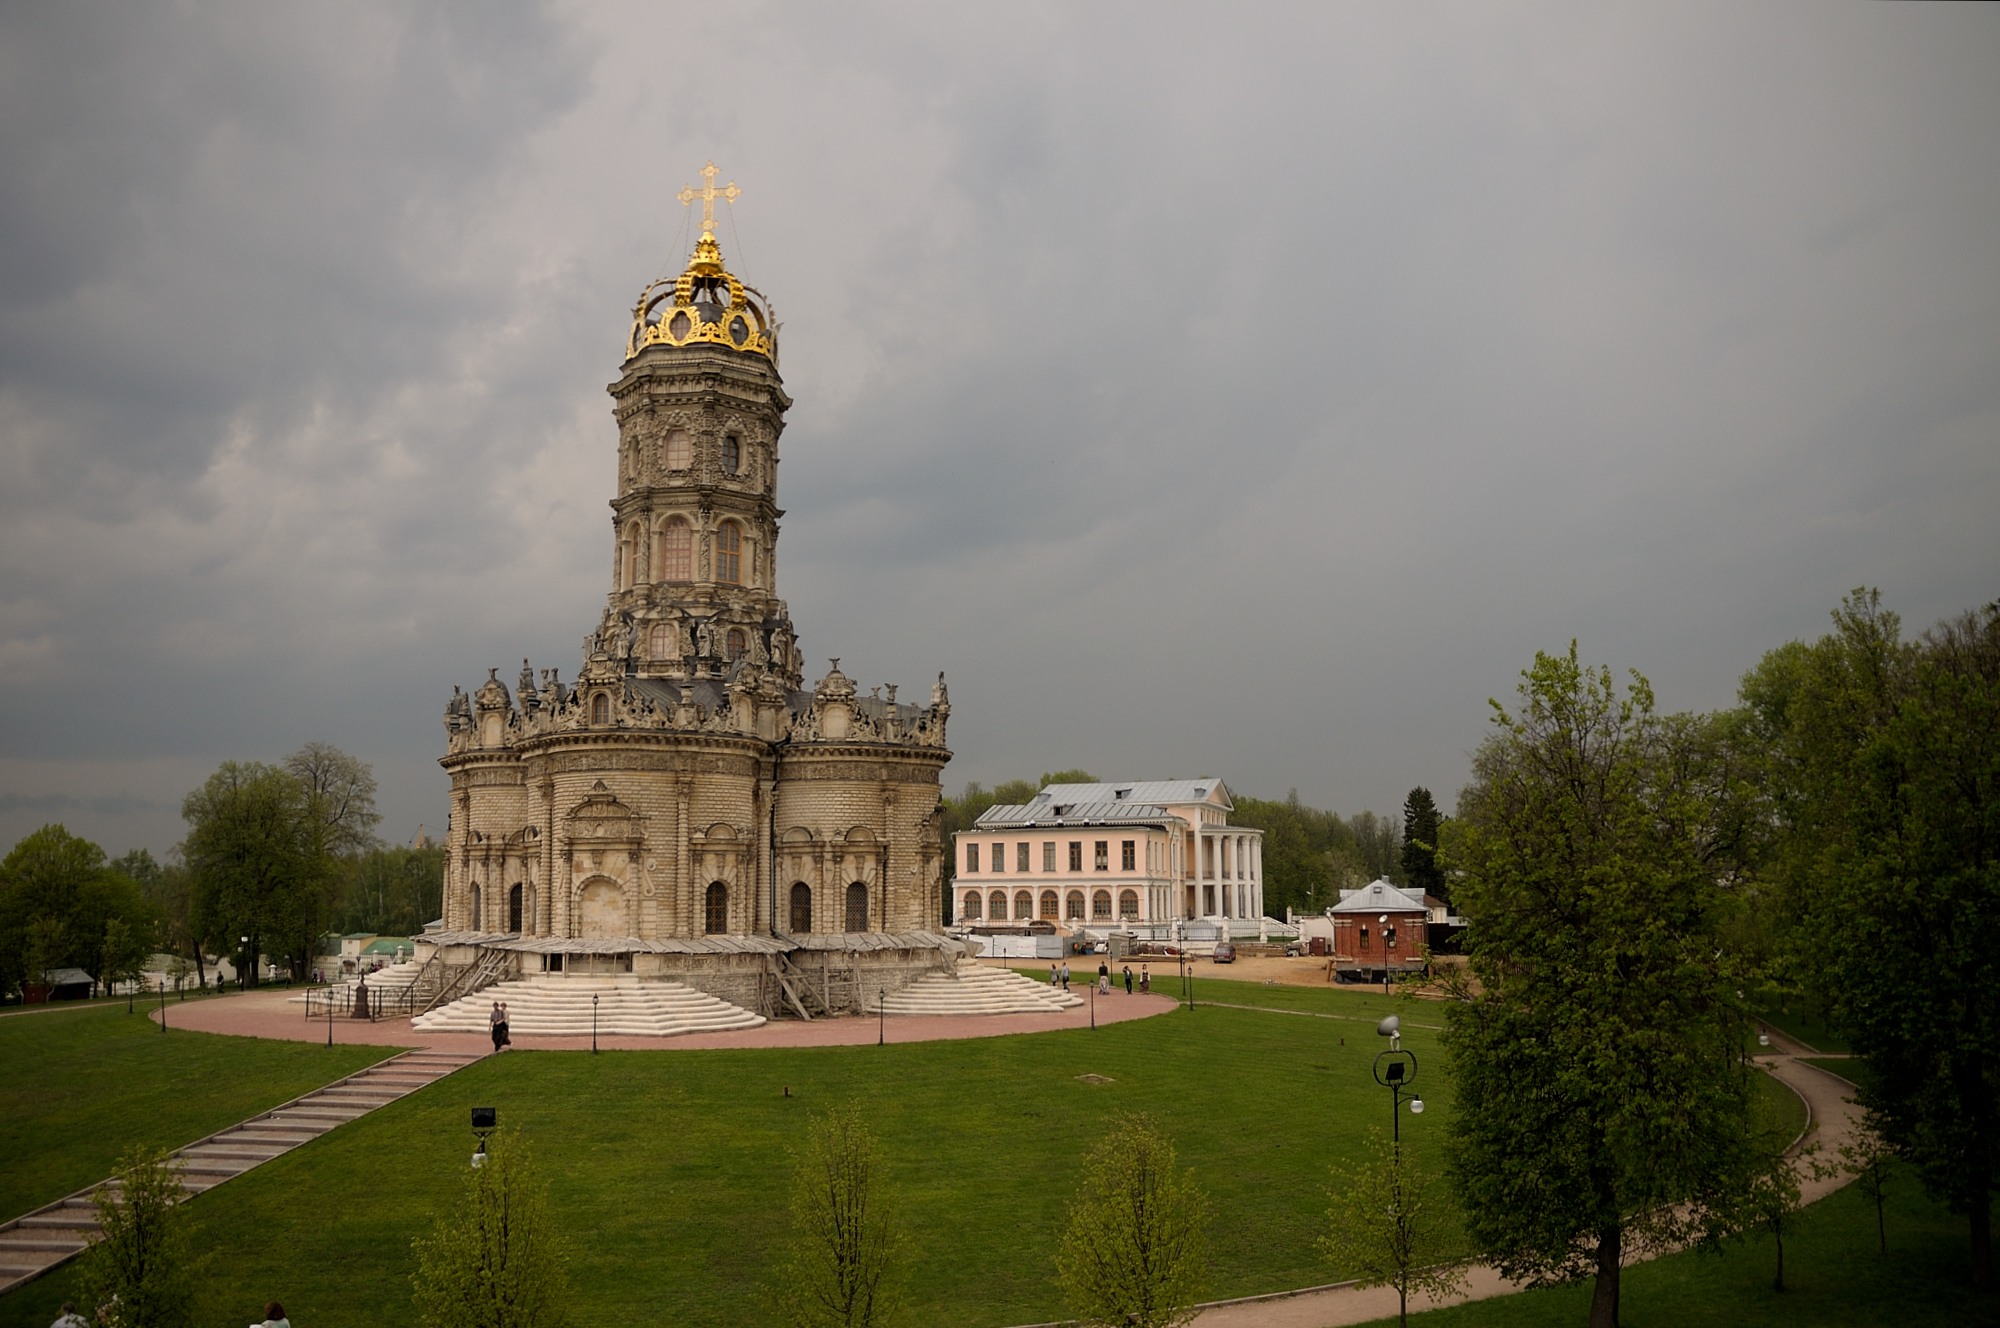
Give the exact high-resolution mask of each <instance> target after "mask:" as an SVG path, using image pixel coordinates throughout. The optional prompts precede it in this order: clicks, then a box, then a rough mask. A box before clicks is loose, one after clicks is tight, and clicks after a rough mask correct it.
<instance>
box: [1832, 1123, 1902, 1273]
mask: <svg viewBox="0 0 2000 1328" xmlns="http://www.w3.org/2000/svg"><path fill="white" fill-rule="evenodd" d="M1840 1165H1841V1167H1842V1169H1844V1170H1845V1171H1846V1172H1847V1173H1848V1174H1849V1175H1851V1176H1853V1177H1854V1184H1855V1185H1856V1187H1857V1188H1859V1189H1860V1191H1861V1193H1862V1194H1864V1195H1865V1196H1867V1199H1868V1202H1869V1203H1871V1204H1873V1205H1875V1252H1876V1253H1877V1254H1887V1253H1888V1252H1889V1221H1888V1215H1887V1212H1886V1209H1887V1208H1888V1204H1889V1185H1890V1182H1891V1181H1892V1180H1893V1179H1894V1177H1895V1171H1896V1150H1895V1149H1893V1148H1891V1147H1890V1146H1889V1141H1888V1140H1886V1139H1884V1138H1883V1137H1882V1130H1881V1127H1880V1126H1879V1125H1878V1124H1877V1123H1876V1121H1875V1119H1874V1118H1873V1117H1871V1116H1869V1115H1867V1114H1866V1113H1865V1112H1864V1113H1863V1115H1862V1118H1861V1128H1860V1129H1859V1130H1857V1131H1856V1132H1855V1134H1854V1137H1853V1138H1852V1139H1849V1140H1848V1141H1847V1142H1846V1143H1844V1144H1842V1145H1841V1146H1840Z"/></svg>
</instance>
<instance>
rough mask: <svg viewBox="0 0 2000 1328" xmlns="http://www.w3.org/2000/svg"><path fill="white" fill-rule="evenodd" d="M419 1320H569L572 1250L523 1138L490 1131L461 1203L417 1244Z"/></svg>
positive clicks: (445, 1323)
mask: <svg viewBox="0 0 2000 1328" xmlns="http://www.w3.org/2000/svg"><path fill="white" fill-rule="evenodd" d="M413 1245H414V1248H415V1251H416V1256H417V1271H416V1273H415V1275H414V1276H413V1278H412V1279H411V1284H412V1289H413V1291H414V1293H415V1300H416V1306H417V1319H418V1322H419V1323H422V1324H424V1325H425V1326H426V1328H554V1326H555V1325H559V1324H561V1323H563V1322H564V1321H565V1320H566V1317H567V1307H568V1302H569V1254H568V1250H567V1248H566V1247H565V1243H564V1241H563V1239H562V1236H561V1233H560V1230H559V1229H558V1228H557V1226H556V1223H555V1220H554V1219H553V1218H552V1217H551V1216H550V1214H549V1202H548V1190H547V1187H546V1186H545V1185H544V1184H543V1183H542V1180H541V1177H540V1175H539V1173H538V1172H537V1171H536V1169H535V1166H534V1160H533V1158H532V1157H531V1156H530V1155H529V1151H528V1147H527V1144H526V1142H525V1141H524V1140H523V1139H522V1138H521V1136H520V1135H519V1134H518V1133H517V1132H515V1131H512V1130H506V1131H502V1132H501V1133H499V1134H497V1135H495V1136H493V1138H492V1140H491V1144H490V1151H488V1152H487V1153H486V1154H485V1162H484V1165H481V1166H476V1167H468V1168H467V1169H466V1173H465V1178H464V1181H463V1186H462V1189H461V1191H460V1195H459V1201H458V1204H457V1206H456V1207H455V1208H453V1209H452V1210H451V1211H449V1212H446V1213H444V1214H442V1215H440V1216H439V1217H438V1219H437V1223H436V1226H435V1227H434V1228H433V1230H432V1232H431V1234H430V1235H429V1236H419V1237H417V1238H416V1240H415V1241H414V1242H413Z"/></svg>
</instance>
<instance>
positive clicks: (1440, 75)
mask: <svg viewBox="0 0 2000 1328" xmlns="http://www.w3.org/2000/svg"><path fill="white" fill-rule="evenodd" d="M1996 126H2000V10H1996V9H1995V7H1993V6H1971V5H1967V6H1908V5H1897V6H1869V5H1838V4H1826V3H1810V4H1776V3H1773V4H1760V5H1742V4H1736V3H1729V4H1721V5H1697V4H1690V3H1674V4H1656V5H1650V6H1642V5H1616V6H1605V5H1595V4H1584V3H1575V4H1560V5H1530V4H1524V3H1510V4H1504V5H1499V4H1480V5H1465V4H1437V5H1424V6H1401V5H1398V6H1389V5H1359V4H1353V5H1326V4H1310V5H1308V4H1298V5H1244V4H1230V5H1227V6H1224V5H1219V4H1218V5H1205V6H1176V5H1166V4H1160V3H1152V2H1149V3H1145V4H1129V5H1117V4H1092V5H1074V4H1055V5H1037V4H1025V3H1007V4H1004V5H1002V4H994V5H982V6H964V5H953V6H941V5H935V4H909V5H854V4H844V5H837V6H836V5H818V4H803V3H802V4H796V5H758V4H730V5H716V6H695V5H687V4H658V3H656V4H634V5H623V6H621V5H610V4H597V3H592V4H566V5H552V6H546V7H535V6H523V5H513V6H502V5H495V4H480V5H469V4H468V5H449V6H446V5H406V4H389V5H373V4H365V3H357V2H356V0H342V2H341V3H339V4H332V5H324V6H313V5H290V4H288V5H282V6H279V5H268V4H263V3H247V4H241V5H229V4H189V5H166V4H153V3H147V4H135V5H129V6H119V5H109V4H77V5H69V4H65V5H56V4H48V5H10V6H7V7H5V9H4V10H0V169H4V180H5V187H4V189H0V735H3V736H0V841H4V843H0V848H4V846H5V845H6V844H11V843H12V842H13V841H14V840H15V839H17V838H18V837H19V836H20V835H22V834H24V833H26V832H27V831H29V830H31V829H33V828H34V827H35V826H37V825H39V824H42V823H43V822H45V821H51V820H55V821H62V822H64V823H66V824H67V825H68V826H69V827H70V829H71V830H73V831H75V832H77V833H80V834H84V835H88V836H90V837H92V838H95V839H97V840H99V841H100V842H101V843H103V844H104V846H105V847H106V848H107V849H108V850H109V851H110V852H112V853H114V854H116V853H119V852H122V851H123V850H125V849H127V848H130V847H135V846H140V845H144V846H147V847H150V848H151V849H153V850H154V851H155V852H165V851H166V850H168V849H170V848H171V847H172V846H173V845H174V844H175V843H176V842H177V841H178V839H179V838H180V835H181V832H182V827H181V823H180V819H179V807H180V801H181V798H182V797H183V796H184V794H185V793H186V792H187V791H188V790H189V789H190V788H192V787H194V786H195V785H197V784H198V783H199V782H200V781H201V780H202V779H203V778H204V777H205V776H206V775H207V774H208V773H209V772H210V771H212V770H213V769H214V768H215V766H216V765H217V764H218V763H220V762H221V761H223V760H225V759H230V758H235V759H245V760H248V759H262V760H277V759H280V758H282V757H283V756H284V755H285V754H286V753H287V752H289V751H292V750H294V749H295V748H297V747H298V746H300V745H301V744H302V743H304V742H307V741H309V740H313V739H319V740H324V741H328V742H332V743H335V744H337V745H339V746H340V747H343V748H345V749H347V750H348V751H350V752H352V753H354V754H355V755H357V756H360V757H362V758H363V759H365V760H367V761H368V762H370V763H371V764H372V765H373V767H374V769H375V773H376V775H377V777H378V778H379V779H380V781H381V807H382V810H383V812H384V821H383V826H382V829H383V832H384V833H385V835H387V836H389V837H391V838H395V839H402V840H407V839H408V838H409V836H410V835H411V834H412V833H413V832H414V830H415V829H416V826H417V825H418V823H419V822H427V823H428V824H429V825H430V826H431V828H432V829H433V831H435V830H437V829H438V828H439V827H440V826H441V825H442V823H443V821H444V816H445V805H446V790H447V781H446V779H445V776H444V775H443V773H442V772H441V771H439V770H438V768H437V766H436V763H435V762H436V758H437V756H438V755H439V754H440V752H441V751H442V749H443V738H444V731H443V728H442V725H441V714H442V708H443V704H444V701H445V699H446V698H447V697H448V696H449V695H450V693H451V688H452V685H453V684H454V683H457V684H462V685H465V686H467V687H468V689H469V688H470V687H471V686H472V685H473V684H475V683H477V682H478V681H479V680H481V679H483V678H484V677H485V669H486V668H487V666H489V665H500V666H501V667H502V676H503V677H504V678H507V679H509V680H510V681H511V679H512V677H513V675H514V673H515V671H516V670H518V668H519V666H520V661H521V657H522V656H523V655H528V656H531V657H532V658H533V659H534V660H535V662H536V664H537V665H538V666H543V665H554V666H558V667H560V668H561V670H562V673H563V676H564V677H571V676H573V675H574V673H575V670H576V667H577V664H578V644H579V642H580V641H581V639H582V636H583V634H584V633H585V632H586V631H587V630H589V629H590V628H591V627H592V626H593V625H594V623H595V620H596V617H597V614H598V611H599V608H600V607H601V605H602V602H603V595H604V593H605V591H606V590H607V588H608V578H609V573H610V563H611V558H610V542H609V541H610V535H609V533H608V516H607V508H606V501H607V500H608V498H609V497H610V495H611V491H612V486H613V479H614V476H613V467H614V460H615V433H614V430H613V426H612V423H611V418H610V402H609V399H608V398H607V397H606V396H605V395H604V386H605V384H606V383H608V382H610V381H611V379H612V378H613V377H614V376H615V375H616V373H617V370H618V362H619V358H620V355H621V354H622V341H623V337H624V334H625V328H626V320H627V317H628V310H629V309H630V307H631V303H632V300H633V297H634V296H635V295H636V294H637V292H638V291H639V289H640V287H641V286H643V285H644V283H645V282H646V281H647V280H648V279H649V278H651V277H653V276H655V275H657V274H660V273H662V272H671V271H678V270H679V268H680V266H681V265H682V263H683V261H684V259H685V256H686V252H687V247H688V243H689V239H690V237H689V235H688V233H687V231H686V214H685V211H684V209H683V208H682V207H681V206H680V205H679V204H678V203H677V202H675V201H674V194H675V193H676V192H677V191H678V190H679V189H680V188H681V187H682V186H683V185H684V184H688V183H690V182H695V181H696V179H697V177H696V172H697V171H698V170H699V169H700V167H701V165H702V163H703V162H704V161H706V160H708V159H709V158H713V159H714V160H715V161H716V163H717V165H718V166H719V167H720V168H721V170H722V172H723V178H724V179H731V180H734V181H735V182H736V183H737V184H738V185H739V186H741V188H742V190H743V194H742V197H741V199H740V200H739V201H738V202H737V203H736V204H735V206H734V209H733V213H732V215H730V216H729V217H727V218H726V219H725V220H724V221H723V223H722V225H721V228H720V230H721V236H720V238H721V241H722V244H723V248H724V253H725V254H726V256H727V257H728V259H729V261H730V264H731V266H732V267H733V268H734V269H735V270H736V271H737V272H739V273H740V274H741V275H742V276H743V277H744V278H745V279H746V280H748V281H750V282H752V283H753V284H755V285H757V286H759V287H761V288H762V289H763V290H764V291H765V292H767V293H768V294H769V295H770V296H771V297H772V299H773V301H774V303H775V305H776V309H777V313H778V315H779V317H780V318H781V319H782V320H783V324H784V331H783V340H782V348H783V357H784V358H783V369H784V373H785V379H786V384H787V387H788V389H789V390H790V391H791V393H792V394H793V396H794V397H795V399H796V404H795V406H794V407H793V410H792V413H791V416H790V426H789V429H788V431H787V432H786V434H785V438H784V443H783V455H784V466H783V471H782V479H781V484H780V501H781V503H782V504H783V505H784V506H785V507H786V508H787V509H788V510H789V513H790V515H789V516H788V518H787V520H786V523H785V537H784V543H783V544H782V546H781V555H782V556H781V558H780V563H779V569H780V591H781V593H783V594H785V595H786V597H787V598H788V599H789V601H790V603H791V606H792V612H793V616H794V619H795V621H796V622H797V624H798V627H799V630H800V633H801V640H802V644H803V645H804V646H805V648H806V652H807V655H808V658H809V660H810V661H812V664H811V669H812V671H813V676H817V672H818V671H819V670H821V669H823V668H824V660H825V657H827V656H829V655H838V656H840V657H841V660H842V667H843V669H844V670H845V671H847V672H848V673H850V674H852V675H854V676H855V677H856V678H857V679H858V680H860V681H861V682H862V683H863V685H864V686H865V685H871V684H874V683H878V682H898V683H901V684H903V685H904V686H905V687H909V688H913V689H917V688H922V687H924V686H925V685H926V684H928V682H929V680H930V678H931V677H932V676H933V675H934V674H935V673H936V672H937V671H938V670H939V669H943V670H946V671H947V672H948V674H949V676H950V680H951V685H952V700H953V705H954V714H953V718H952V727H951V737H952V746H953V747H954V748H955V749H956V751H957V753H958V755H957V757H956V758H955V759H954V761H953V763H952V765H951V766H950V767H949V768H948V769H947V770H946V772H945V776H946V782H947V785H948V786H949V787H950V788H952V789H954V790H956V789H957V788H958V787H959V786H961V785H962V784H963V783H964V782H965V781H966V780H969V779H978V780H982V781H985V782H987V783H989V784H990V783H992V782H994V781H996V780H1000V779H1006V778H1010V777H1017V776H1026V777H1030V778H1032V777H1033V776H1034V775H1035V774H1037V773H1038V772H1040V771H1042V770H1045V769H1056V768H1059V767H1065V766H1083V767H1086V768H1088V769H1090V770H1092V771H1094V772H1096V773H1098V774H1099V775H1101V776H1104V777H1107V778H1110V777H1119V778H1127V777H1129V778H1167V777H1175V776H1190V775H1196V774H1216V775H1221V776H1222V777H1224V778H1226V779H1228V780H1229V781H1230V784H1231V786H1232V787H1233V788H1235V789H1236V790H1237V791H1238V792H1245V793H1251V794H1256V795H1261V796H1269V797H1279V796H1283V794H1284V793H1285V791H1286V790H1287V789H1289V788H1293V787H1296V788H1297V789H1298V792H1299V795H1300V796H1301V797H1302V798H1304V799H1306V800H1307V801H1308V802H1311V803H1314V804H1317V805H1321V806H1331V807H1334V808H1336V809H1338V810H1340V811H1342V812H1344V813H1345V812H1353V811H1358V810H1360V809H1362V808H1364V807H1372V808H1374V809H1376V810H1378V811H1382V812H1394V811H1396V810H1397V809H1398V808H1399V807H1400V805H1401V801H1402V798H1403V795H1404V794H1405V793H1406V792H1407V790H1408V789H1409V788H1410V787H1411V786H1412V785H1415V784H1426V785H1428V786H1430V787H1431V788H1432V789H1433V790H1435V791H1437V792H1438V794H1439V796H1440V800H1441V801H1443V802H1445V803H1446V804H1447V805H1449V803H1450V800H1451V798H1452V797H1453V796H1454V794H1455V792H1456V790H1457V789H1458V787H1459V786H1460V784H1461V783H1462V782H1463V780H1464V778H1465V774H1466V766H1467V763H1466V755H1467V753H1468V752H1469V751H1470V750H1471V749H1472V748H1473V747H1474V746H1475V745H1477V743H1478V742H1479V741H1480V739H1481V737H1482V736H1483V734H1484V733H1485V731H1486V728H1487V710H1486V705H1485V702H1486V698H1488V697H1489V696H1501V697H1506V696H1509V695H1511V689H1512V687H1513V685H1514V682H1515V680H1516V677H1517V675H1518V672H1519V670H1520V669H1521V668H1523V667H1524V666H1525V665H1527V664H1528V663H1529V662H1530V661H1531V660H1532V657H1533V654H1534V652H1535V651H1536V650H1537V649H1549V650H1559V649H1563V648H1565V647H1566V645H1567V643H1568V641H1569V640H1570V638H1572V637H1575V638H1578V639H1579V641H1580V648H1581V650H1582V653H1583V655H1584V657H1585V658H1586V659H1587V660H1590V661H1593V662H1599V663H1608V664H1611V665H1613V666H1615V667H1617V668H1619V669H1624V668H1627V667H1636V668H1639V669H1641V670H1643V671H1645V672H1646V673H1648V674H1649V675H1650V676H1651V677H1652V679H1653V681H1654V683H1655V685H1656V687H1657V688H1658V690H1659V692H1660V697H1661V702H1662V704H1663V705H1665V706H1667V707H1669V708H1673V709H1696V708H1698V709H1707V708H1713V707H1717V706H1722V705H1726V704H1728V703H1729V702H1730V701H1731V700H1732V698H1733V696H1734V692H1735V686H1736V682H1737V679H1738V678H1739V677H1740V676H1741V674H1742V673H1743V672H1744V671H1745V670H1746V669H1748V668H1749V667H1750V666H1751V665H1753V664H1754V663H1755V662H1756V661H1757V659H1758V658H1759V656H1760V655H1761V654H1762V653H1763V652H1764V651H1765V650H1767V649H1769V648H1771V647H1773V646H1776V645H1778V644H1779V643H1781V642H1783V641H1785V640H1788V639H1791V638H1794V637H1804V636H1812V635H1817V634H1818V633H1819V632H1820V631H1821V630H1822V629H1823V627H1824V626H1825V623H1826V614H1827V612H1828V611H1829V610H1830V609H1831V608H1832V607H1833V606H1834V605H1835V604H1836V603H1837V602H1838V600H1839V598H1840V596H1841V595H1842V593H1843V592H1845V591H1846V590H1847V589H1849V588H1850V587H1853V586H1856V585H1860V584H1864V583H1865V584H1869V585H1876V586H1879V587H1881V589H1882V590H1883V592H1884V594H1885V596H1886V598H1887V600H1888V602H1889V603H1890V605H1891V606H1892V607H1894V608H1896V609H1898V610H1900V611H1901V612H1902V613H1903V615H1904V618H1905V621H1906V622H1907V623H1909V624H1911V625H1912V626H1913V627H1922V626H1925V625H1928V624H1929V623H1931V622H1933V621H1935V620H1936V619H1938V618H1940V617H1943V616H1945V615H1947V614H1951V613H1955V612H1957V611H1959V610H1962V609H1966V608H1970V607H1972V606H1973V605H1975V604H1978V603H1980V602H1983V601H1985V600H1988V599H1991V598H1993V597H1994V596H1995V594H1996V593H2000V576H1996V573H2000V519H1996V518H1995V510H1996V508H1997V507H2000V372H1996V370H1997V369H2000V364H1996V360H2000V133H1996Z"/></svg>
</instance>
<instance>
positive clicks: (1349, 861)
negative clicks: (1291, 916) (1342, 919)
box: [1230, 789, 1375, 917]
mask: <svg viewBox="0 0 2000 1328" xmlns="http://www.w3.org/2000/svg"><path fill="white" fill-rule="evenodd" d="M1230 819H1231V820H1232V821H1234V822H1235V823H1236V824H1238V825H1243V826H1249V827H1251V828H1252V829H1256V830H1262V831H1263V832H1264V907H1265V910H1266V911H1267V912H1269V913H1271V914H1272V915H1273V916H1277V917H1282V916H1283V915H1284V911H1285V910H1286V909H1294V910H1296V911H1298V912H1301V913H1318V912H1320V911H1321V910H1322V909H1325V908H1328V907H1330V906H1332V905H1333V904H1336V903H1338V902H1340V891H1341V890H1343V889H1349V890H1351V889H1354V888H1356V887H1358V886H1362V885H1366V884H1367V883H1368V882H1369V881H1372V880H1374V879H1375V876H1374V874H1373V873H1372V872H1370V871H1369V863H1368V860H1367V858H1366V856H1365V855H1364V854H1363V852H1362V850H1361V846H1360V843H1359V842H1358V841H1357V840H1356V839H1355V836H1354V827H1353V826H1352V825H1351V824H1349V822H1348V821H1347V820H1345V819H1343V818H1342V817H1340V816H1338V815H1336V814H1335V813H1333V812H1330V811H1324V810H1322V809H1320V808H1318V807H1308V806H1306V805H1305V804H1304V803H1302V802H1300V801H1299V791H1298V790H1297V789H1292V790H1291V791H1290V792H1288V793H1287V794H1286V795H1285V797H1284V798H1283V799H1282V800H1281V801H1275V802H1273V801H1267V800H1265V799H1263V798H1252V797H1247V796H1242V797H1238V798H1237V799H1236V810H1235V811H1234V812H1233V813H1231V817H1230Z"/></svg>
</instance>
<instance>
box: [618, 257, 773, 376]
mask: <svg viewBox="0 0 2000 1328" xmlns="http://www.w3.org/2000/svg"><path fill="white" fill-rule="evenodd" d="M768 304H769V301H767V300H765V299H764V297H763V296H762V295H761V294H759V293H758V292H757V290H756V289H755V288H754V287H750V286H745V285H744V284H743V283H742V282H740V281H738V280H737V279H736V277H735V276H734V275H732V274H731V273H730V271H729V269H728V268H726V267H724V266H723V265H722V246H720V245H718V244H717V243H716V242H715V233H714V232H713V231H709V230H704V231H702V233H701V239H700V240H698V241H696V242H695V246H694V257H693V258H692V259H690V260H689V261H688V265H687V270H686V271H685V272H682V273H681V274H680V275H679V276H678V277H675V278H674V279H673V280H672V281H667V280H665V279H662V280H659V281H655V282H654V283H652V284H651V285H650V286H648V287H646V290H645V293H644V294H642V295H640V296H639V303H638V304H637V305H635V306H634V307H633V309H632V334H631V336H629V337H627V338H626V341H625V358H626V359H628V360H629V359H631V358H632V357H633V356H635V355H637V354H638V353H639V352H640V351H642V350H644V349H646V347H648V346H721V347H723V348H725V349H727V350H738V351H743V352H744V353H746V354H750V355H762V356H764V357H765V358H766V359H771V360H775V359H777V358H778V335H777V329H776V328H774V327H773V326H772V325H771V320H770V316H769V314H768V313H767V308H768Z"/></svg>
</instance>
